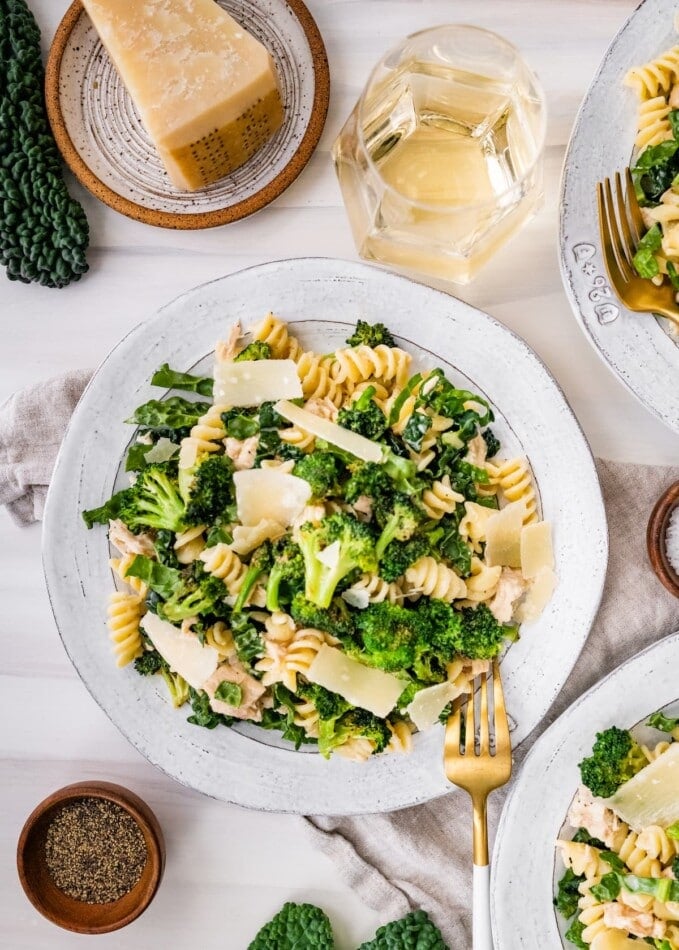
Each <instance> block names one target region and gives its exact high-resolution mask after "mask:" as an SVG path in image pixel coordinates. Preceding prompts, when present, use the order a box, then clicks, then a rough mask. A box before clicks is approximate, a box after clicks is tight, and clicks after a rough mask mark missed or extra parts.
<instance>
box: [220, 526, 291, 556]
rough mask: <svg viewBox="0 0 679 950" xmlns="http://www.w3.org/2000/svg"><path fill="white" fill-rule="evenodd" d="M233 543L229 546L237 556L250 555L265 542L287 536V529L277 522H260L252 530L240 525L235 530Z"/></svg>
mask: <svg viewBox="0 0 679 950" xmlns="http://www.w3.org/2000/svg"><path fill="white" fill-rule="evenodd" d="M232 534H233V541H232V542H231V544H230V545H229V547H230V548H231V550H232V551H235V552H236V554H249V553H250V551H254V550H255V548H258V547H259V546H260V544H262V543H263V542H264V541H267V540H268V541H274V540H275V539H276V538H280V537H281V535H283V534H285V528H284V527H283V525H282V524H279V523H278V522H277V521H268V520H266V519H265V520H264V521H260V522H259V524H256V525H254V526H253V527H251V528H246V527H245V526H244V525H242V524H239V525H236V527H235V528H234V529H233V532H232Z"/></svg>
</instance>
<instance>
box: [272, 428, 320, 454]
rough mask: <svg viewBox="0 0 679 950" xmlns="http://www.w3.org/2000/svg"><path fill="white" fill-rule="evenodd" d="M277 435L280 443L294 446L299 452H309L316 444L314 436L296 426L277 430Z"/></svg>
mask: <svg viewBox="0 0 679 950" xmlns="http://www.w3.org/2000/svg"><path fill="white" fill-rule="evenodd" d="M278 435H279V437H280V440H281V442H286V443H287V444H288V445H294V446H295V448H296V449H299V450H300V451H301V452H311V451H312V450H313V447H314V445H315V444H316V436H315V435H312V434H311V432H307V431H306V429H302V428H301V427H300V426H297V425H293V426H288V427H287V428H286V429H279V430H278Z"/></svg>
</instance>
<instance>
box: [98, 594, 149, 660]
mask: <svg viewBox="0 0 679 950" xmlns="http://www.w3.org/2000/svg"><path fill="white" fill-rule="evenodd" d="M145 610H146V608H145V606H144V601H143V599H142V598H141V597H140V596H139V594H125V593H123V592H122V591H114V593H112V594H111V595H110V597H109V603H108V610H107V621H106V623H107V626H108V630H109V637H110V640H111V643H112V644H113V653H114V655H115V658H116V666H127V664H128V663H131V662H132V660H134V659H135V658H136V657H138V656H141V655H142V653H143V652H144V647H143V643H142V639H141V632H140V630H139V621H140V620H141V618H142V617H143V615H144V613H145Z"/></svg>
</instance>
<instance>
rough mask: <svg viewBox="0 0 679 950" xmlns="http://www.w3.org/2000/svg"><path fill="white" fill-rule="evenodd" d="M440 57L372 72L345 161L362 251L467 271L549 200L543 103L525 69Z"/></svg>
mask: <svg viewBox="0 0 679 950" xmlns="http://www.w3.org/2000/svg"><path fill="white" fill-rule="evenodd" d="M450 29H453V28H450ZM387 59H388V58H387ZM440 59H441V57H440V56H439V57H438V60H439V61H437V57H435V56H432V57H428V58H426V59H425V58H413V57H412V56H411V57H408V58H404V59H403V60H402V61H401V62H399V63H398V64H397V65H396V67H395V68H393V69H390V71H389V72H388V74H387V75H386V76H384V75H382V76H381V77H380V78H379V79H378V80H377V81H376V82H375V83H373V84H372V85H371V86H370V87H369V88H368V90H367V91H366V93H365V96H364V99H363V101H362V102H361V103H359V106H357V108H356V109H355V110H354V114H353V116H352V117H350V120H349V122H348V123H347V125H346V126H345V129H344V130H343V131H342V133H341V134H340V137H339V139H338V142H337V143H336V146H335V160H336V164H337V172H338V175H339V178H340V184H341V186H342V191H343V194H344V198H345V202H346V204H347V210H348V212H349V217H350V220H351V223H352V227H353V229H354V234H355V236H356V237H357V241H358V243H359V249H360V252H361V254H362V256H364V257H366V258H368V259H373V260H378V261H382V262H385V263H392V264H396V265H398V266H400V267H403V268H406V269H408V270H414V271H418V272H424V273H428V274H431V275H432V276H436V277H440V278H443V279H446V280H455V281H459V282H466V281H467V280H469V279H470V278H471V277H472V276H473V275H474V274H475V273H476V271H477V270H478V268H479V267H480V266H481V265H482V264H483V263H484V262H485V261H486V260H487V259H488V257H489V256H490V255H491V254H492V253H493V252H494V251H495V250H496V248H497V247H498V246H499V245H500V244H502V243H503V242H504V241H505V240H506V239H507V237H508V236H509V234H511V233H513V232H514V231H515V230H516V229H517V228H518V227H519V226H520V224H521V223H523V221H525V220H526V218H527V217H529V216H530V215H531V214H532V213H533V212H534V210H535V208H536V206H537V204H538V202H539V199H540V197H541V179H540V171H539V161H538V159H539V157H540V152H541V148H542V131H543V118H544V116H543V105H542V102H541V100H540V98H539V96H538V95H537V93H536V91H535V89H534V88H533V87H532V86H531V85H530V84H529V83H527V82H524V81H519V79H517V76H516V75H515V74H510V75H509V76H507V77H506V78H505V77H503V76H500V77H495V78H490V77H489V76H487V75H483V74H482V73H481V72H477V71H475V70H474V69H472V68H467V66H466V64H465V68H461V67H457V66H452V65H449V64H447V63H445V62H441V61H440ZM361 177H362V179H363V180H362V181H361Z"/></svg>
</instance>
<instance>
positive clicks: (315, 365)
mask: <svg viewBox="0 0 679 950" xmlns="http://www.w3.org/2000/svg"><path fill="white" fill-rule="evenodd" d="M329 366H330V361H329V360H323V359H322V358H321V357H320V356H316V355H315V354H314V353H310V352H308V351H307V352H304V353H302V354H301V355H300V356H299V358H298V360H297V375H298V376H299V379H300V382H301V383H302V393H303V394H304V398H305V399H329V400H330V402H331V403H332V404H333V405H334V406H340V405H341V404H342V401H343V394H342V391H341V389H340V388H339V386H338V385H337V383H336V382H335V380H334V379H333V378H332V377H331V376H330V369H329Z"/></svg>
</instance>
